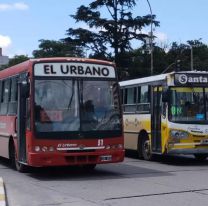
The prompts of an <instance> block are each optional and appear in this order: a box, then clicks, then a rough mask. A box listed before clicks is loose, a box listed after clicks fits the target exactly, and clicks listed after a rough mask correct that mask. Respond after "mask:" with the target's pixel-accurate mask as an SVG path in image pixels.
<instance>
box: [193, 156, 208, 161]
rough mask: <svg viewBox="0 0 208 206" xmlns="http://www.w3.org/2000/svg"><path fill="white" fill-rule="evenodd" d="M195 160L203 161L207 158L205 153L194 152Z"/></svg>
mask: <svg viewBox="0 0 208 206" xmlns="http://www.w3.org/2000/svg"><path fill="white" fill-rule="evenodd" d="M194 157H195V159H196V160H199V161H204V160H206V158H207V154H194Z"/></svg>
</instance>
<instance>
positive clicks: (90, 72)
mask: <svg viewBox="0 0 208 206" xmlns="http://www.w3.org/2000/svg"><path fill="white" fill-rule="evenodd" d="M34 75H35V76H47V77H99V78H115V77H116V74H115V69H114V67H113V66H107V65H101V64H88V63H78V62H76V63H73V62H69V63H66V62H64V63H37V64H35V65H34Z"/></svg>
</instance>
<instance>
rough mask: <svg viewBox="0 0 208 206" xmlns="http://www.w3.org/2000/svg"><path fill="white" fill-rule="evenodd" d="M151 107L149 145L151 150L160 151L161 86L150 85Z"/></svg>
mask: <svg viewBox="0 0 208 206" xmlns="http://www.w3.org/2000/svg"><path fill="white" fill-rule="evenodd" d="M151 97H152V98H151V99H152V108H151V131H152V132H151V133H152V138H151V146H152V152H156V153H161V149H162V148H161V109H162V99H161V98H162V87H161V86H153V87H152V94H151Z"/></svg>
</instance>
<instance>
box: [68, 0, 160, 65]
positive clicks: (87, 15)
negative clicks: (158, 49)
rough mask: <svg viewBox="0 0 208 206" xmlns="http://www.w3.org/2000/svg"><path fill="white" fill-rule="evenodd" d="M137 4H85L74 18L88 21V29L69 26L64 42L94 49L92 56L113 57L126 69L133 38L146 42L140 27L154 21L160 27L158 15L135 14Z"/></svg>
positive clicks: (98, 0)
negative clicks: (127, 56) (127, 54)
mask: <svg viewBox="0 0 208 206" xmlns="http://www.w3.org/2000/svg"><path fill="white" fill-rule="evenodd" d="M135 6H136V0H94V1H92V2H91V3H90V4H89V5H88V6H84V5H82V6H80V7H79V8H78V9H77V12H76V14H75V15H71V17H72V18H74V19H75V20H76V22H84V23H86V24H87V26H88V27H89V29H87V28H77V29H73V28H69V29H68V30H67V35H68V37H67V38H65V41H66V42H68V43H74V44H75V45H79V46H82V47H83V48H85V49H89V50H91V51H92V54H91V57H93V56H94V57H96V58H101V59H109V60H112V59H114V60H115V63H116V64H117V66H118V67H123V68H124V66H123V64H124V62H125V61H126V59H125V54H126V52H129V51H131V50H132V45H131V43H132V40H141V41H143V40H144V38H145V37H147V36H148V35H147V34H143V33H142V32H141V30H142V28H143V27H145V26H148V25H150V24H151V22H152V23H153V24H154V25H155V26H159V22H158V21H156V20H155V15H146V16H142V17H141V16H136V17H133V13H132V10H133V8H134V7H135ZM101 10H102V15H101ZM112 52H113V53H114V55H113V54H112Z"/></svg>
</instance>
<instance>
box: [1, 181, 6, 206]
mask: <svg viewBox="0 0 208 206" xmlns="http://www.w3.org/2000/svg"><path fill="white" fill-rule="evenodd" d="M0 206H6V197H5V191H4V182H3V179H2V177H0Z"/></svg>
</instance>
